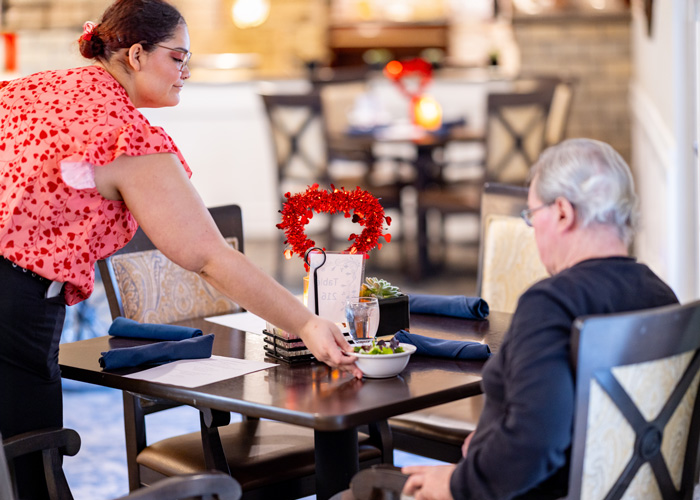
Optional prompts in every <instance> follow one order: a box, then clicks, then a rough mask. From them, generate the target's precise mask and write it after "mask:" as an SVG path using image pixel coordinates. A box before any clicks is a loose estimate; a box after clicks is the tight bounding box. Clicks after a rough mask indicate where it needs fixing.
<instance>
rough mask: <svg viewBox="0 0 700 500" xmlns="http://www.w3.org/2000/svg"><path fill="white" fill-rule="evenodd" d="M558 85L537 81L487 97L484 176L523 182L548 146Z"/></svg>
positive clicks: (510, 181) (510, 182)
mask: <svg viewBox="0 0 700 500" xmlns="http://www.w3.org/2000/svg"><path fill="white" fill-rule="evenodd" d="M554 92H555V87H554V86H552V85H547V84H544V85H541V84H537V82H536V83H535V86H534V88H530V89H527V90H524V91H522V92H520V91H516V92H509V93H501V92H499V93H490V94H489V95H488V97H487V105H486V108H487V121H486V168H485V180H486V181H489V182H501V183H508V184H519V185H522V184H524V183H525V182H526V181H527V178H528V174H529V171H530V167H531V166H532V164H533V163H534V162H535V160H537V157H538V156H539V155H540V153H541V152H542V150H543V149H544V147H545V132H546V130H547V119H548V117H549V110H550V107H551V105H552V99H553V97H554Z"/></svg>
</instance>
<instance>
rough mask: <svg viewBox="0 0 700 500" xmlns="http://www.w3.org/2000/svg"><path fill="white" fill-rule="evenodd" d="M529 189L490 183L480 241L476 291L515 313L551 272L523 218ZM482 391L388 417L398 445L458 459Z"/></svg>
mask: <svg viewBox="0 0 700 500" xmlns="http://www.w3.org/2000/svg"><path fill="white" fill-rule="evenodd" d="M525 208H527V188H525V187H520V186H511V185H507V184H494V183H487V184H486V185H485V186H484V193H483V196H482V197H481V233H482V234H481V246H480V248H479V269H478V272H477V295H479V296H481V297H482V298H483V299H484V300H486V302H487V303H488V304H489V308H490V309H491V310H493V311H504V312H510V313H512V312H513V311H515V307H516V305H517V302H518V297H520V295H521V294H522V293H523V292H524V291H525V290H527V289H528V288H529V287H530V286H531V285H532V284H533V283H535V282H536V281H539V280H540V279H542V278H544V277H546V276H547V272H546V270H545V269H544V266H543V265H542V263H541V262H540V259H539V255H538V253H537V246H536V245H535V236H534V232H533V229H532V228H531V227H528V226H527V225H526V224H525V222H524V221H523V220H522V219H521V218H520V212H521V211H522V210H524V209H525ZM483 404H484V402H483V396H474V397H470V398H466V399H462V400H459V401H454V402H452V403H447V404H444V405H440V406H435V407H433V408H426V409H425V410H421V411H417V412H412V413H407V414H404V415H400V416H398V417H394V418H392V419H390V420H389V424H390V427H391V431H392V434H393V439H394V448H396V449H399V450H404V451H408V452H411V453H415V454H418V455H422V456H426V457H430V458H434V459H436V460H443V461H445V462H456V461H457V460H459V459H460V457H461V456H462V449H461V448H462V443H463V442H464V439H465V438H466V437H467V436H468V435H469V434H470V433H471V432H472V431H473V430H474V429H475V428H476V424H477V422H478V420H479V415H480V414H481V409H482V408H483Z"/></svg>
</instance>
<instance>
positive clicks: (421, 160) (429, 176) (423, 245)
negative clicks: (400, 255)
mask: <svg viewBox="0 0 700 500" xmlns="http://www.w3.org/2000/svg"><path fill="white" fill-rule="evenodd" d="M434 151H435V146H433V145H431V144H428V145H424V144H419V145H418V146H417V150H416V161H415V165H416V180H415V186H416V189H417V190H418V191H419V192H420V191H421V190H423V189H425V188H426V186H428V184H430V182H431V181H433V180H435V179H436V177H437V176H438V175H439V167H438V166H437V165H436V164H435V160H434V159H433V152H434ZM427 215H428V214H427V212H426V211H425V210H424V209H423V208H422V207H421V206H418V210H417V214H416V216H417V221H416V222H417V227H416V240H417V246H418V248H417V255H416V262H415V265H414V266H413V269H412V271H411V275H412V276H411V277H412V278H413V279H414V280H416V281H418V280H420V279H422V278H424V277H425V276H426V275H427V274H428V272H429V271H430V256H429V254H428V221H427Z"/></svg>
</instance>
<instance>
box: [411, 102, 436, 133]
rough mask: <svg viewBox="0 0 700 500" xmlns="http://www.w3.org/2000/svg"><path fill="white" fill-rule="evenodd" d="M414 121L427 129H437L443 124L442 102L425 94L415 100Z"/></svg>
mask: <svg viewBox="0 0 700 500" xmlns="http://www.w3.org/2000/svg"><path fill="white" fill-rule="evenodd" d="M413 122H414V123H415V124H416V125H418V126H420V127H423V128H424V129H426V130H437V129H439V128H440V126H441V125H442V108H441V107H440V103H438V102H437V101H436V100H435V99H433V98H432V97H430V96H427V95H424V96H421V97H418V98H416V99H415V100H414V104H413Z"/></svg>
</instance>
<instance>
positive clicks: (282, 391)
mask: <svg viewBox="0 0 700 500" xmlns="http://www.w3.org/2000/svg"><path fill="white" fill-rule="evenodd" d="M510 318H511V315H509V314H506V313H492V314H491V315H490V317H489V319H488V320H485V321H474V320H463V319H457V318H446V317H441V316H428V315H412V316H411V332H413V333H418V334H421V335H429V336H433V337H439V338H446V339H461V340H479V341H484V342H486V343H488V344H489V345H490V346H491V348H492V349H493V350H497V349H498V347H499V346H500V342H501V339H502V337H503V334H504V333H505V331H506V329H507V327H508V325H509V323H510ZM181 324H183V325H187V326H196V327H200V328H202V329H203V330H204V332H205V333H214V334H215V335H216V337H215V341H214V354H217V355H222V356H232V357H237V358H245V359H252V360H258V361H260V360H266V361H273V360H272V359H270V358H266V357H265V353H264V350H263V344H264V342H263V337H262V336H261V335H255V334H250V333H245V332H241V331H239V330H235V329H230V328H227V327H224V326H221V325H216V324H213V323H209V322H206V321H204V320H203V319H197V320H190V321H185V322H182V323H181ZM147 343H151V341H144V340H133V339H122V338H114V337H97V338H93V339H88V340H81V341H78V342H73V343H69V344H62V345H61V347H60V352H59V364H60V366H61V371H62V376H63V377H64V378H69V379H73V380H79V381H82V382H87V383H92V384H97V385H102V386H107V387H113V388H116V389H120V390H124V391H131V392H135V393H139V394H143V395H146V396H153V397H160V398H166V399H170V400H173V401H177V402H180V403H183V404H188V405H190V406H196V407H207V408H212V409H216V410H221V411H231V412H237V413H241V414H244V415H248V416H252V417H261V418H269V419H273V420H278V421H283V422H288V423H292V424H297V425H302V426H305V427H310V428H313V429H314V431H315V440H316V483H317V484H316V485H317V497H318V498H319V499H325V498H329V497H330V496H332V495H333V494H334V493H335V492H337V491H340V490H341V489H344V488H346V487H347V485H348V483H349V480H350V478H351V477H352V475H353V474H354V473H355V472H356V471H357V470H358V467H359V463H358V453H357V426H359V425H364V424H368V423H370V422H374V421H380V420H385V419H387V418H389V417H391V416H394V415H398V414H401V413H406V412H410V411H415V410H419V409H422V408H427V407H430V406H434V405H438V404H442V403H447V402H449V401H453V400H456V399H460V398H464V397H469V396H472V395H475V394H478V393H480V392H481V389H480V381H481V369H482V367H483V362H475V361H458V360H452V359H440V358H430V357H424V356H419V355H415V354H414V355H413V356H412V357H411V360H410V362H409V364H408V366H407V367H406V369H405V370H404V371H403V372H402V373H401V374H400V375H399V376H397V377H392V378H388V379H363V380H357V379H355V378H352V377H350V376H349V375H347V374H344V373H340V372H339V371H338V370H333V369H331V368H329V367H328V366H326V365H325V364H323V363H311V364H305V365H298V366H297V365H287V364H285V363H280V364H279V365H278V366H276V367H273V368H270V369H267V370H262V371H258V372H255V373H251V374H248V375H244V376H242V377H236V378H232V379H227V380H223V381H220V382H216V383H213V384H209V385H205V386H201V387H195V388H187V387H181V386H172V385H165V384H159V383H153V382H147V381H143V380H136V379H129V378H125V377H123V375H126V374H129V373H134V372H137V371H140V370H142V369H143V367H138V368H129V369H121V370H114V371H103V370H102V369H101V368H100V365H99V362H98V359H99V357H100V353H101V352H103V351H106V350H109V349H110V348H116V347H126V346H133V345H141V344H147Z"/></svg>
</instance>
